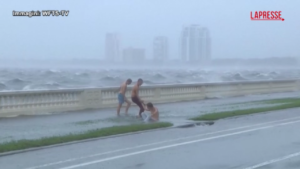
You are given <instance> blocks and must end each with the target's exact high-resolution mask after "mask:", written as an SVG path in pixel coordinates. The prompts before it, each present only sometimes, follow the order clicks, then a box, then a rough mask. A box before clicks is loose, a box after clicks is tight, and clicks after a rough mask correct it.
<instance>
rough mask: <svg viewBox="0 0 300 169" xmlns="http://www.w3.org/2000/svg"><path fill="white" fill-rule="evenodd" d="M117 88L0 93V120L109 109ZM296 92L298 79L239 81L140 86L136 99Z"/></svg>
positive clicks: (163, 100)
mask: <svg viewBox="0 0 300 169" xmlns="http://www.w3.org/2000/svg"><path fill="white" fill-rule="evenodd" d="M117 89H118V87H110V88H82V89H64V90H35V91H12V92H0V106H1V107H0V117H7V116H17V115H30V114H40V113H52V112H63V111H78V110H85V109H100V108H112V107H116V106H117V97H116V95H117ZM299 90H300V80H298V79H295V80H273V81H251V82H249V81H247V82H243V81H241V82H228V83H224V82H222V83H194V84H169V85H152V86H142V87H141V89H140V96H141V98H143V99H144V100H146V101H151V102H153V103H171V102H181V101H193V100H201V99H206V98H215V97H235V96H243V95H252V94H267V93H281V92H294V91H299ZM130 92H131V87H129V89H128V91H127V93H126V96H127V97H130Z"/></svg>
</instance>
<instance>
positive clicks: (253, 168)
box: [244, 152, 300, 169]
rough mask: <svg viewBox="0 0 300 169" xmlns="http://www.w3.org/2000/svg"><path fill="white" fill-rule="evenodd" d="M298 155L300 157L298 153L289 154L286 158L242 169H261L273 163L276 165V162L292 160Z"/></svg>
mask: <svg viewBox="0 0 300 169" xmlns="http://www.w3.org/2000/svg"><path fill="white" fill-rule="evenodd" d="M299 155H300V152H298V153H294V154H290V155H287V156H284V157H281V158H277V159H273V160H269V161H266V162H263V163H260V164H257V165H254V166H251V167H247V168H244V169H256V168H259V167H263V166H266V165H269V164H273V163H276V162H279V161H283V160H287V159H290V158H293V157H297V156H299Z"/></svg>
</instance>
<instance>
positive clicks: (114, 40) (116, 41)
mask: <svg viewBox="0 0 300 169" xmlns="http://www.w3.org/2000/svg"><path fill="white" fill-rule="evenodd" d="M105 57H106V60H109V61H118V60H119V59H120V36H119V35H118V34H117V33H107V34H106V37H105Z"/></svg>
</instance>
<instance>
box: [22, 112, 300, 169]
mask: <svg viewBox="0 0 300 169" xmlns="http://www.w3.org/2000/svg"><path fill="white" fill-rule="evenodd" d="M296 119H300V117H293V118H287V119H283V120H276V121H270V122H266V123H259V124H255V125H248V126H242V127H237V128H232V129H226V130H220V131H215V132H210V133H203V134H198V135H194V136H188V137H182V138H177V139H171V140H165V141H161V142H155V143H151V144H144V145H139V146H134V147H129V148H124V149H118V150H113V151H108V152H103V153H98V154H93V155H89V156H84V157H77V158H71V159H66V160H61V161H56V162H52V163H47V164H43V165H39V166H34V167H30V168H26V169H38V168H44V167H49V166H52V165H58V164H63V163H67V162H72V161H77V160H82V159H86V158H92V157H97V156H101V155H106V154H112V153H117V152H122V151H126V150H133V149H137V148H143V147H149V146H153V145H158V144H163V143H169V142H174V141H180V140H185V139H191V138H197V137H201V136H207V135H212V134H218V133H223V132H228V131H234V130H240V129H244V128H250V127H256V126H262V125H267V124H272V123H278V122H283V121H288V120H296Z"/></svg>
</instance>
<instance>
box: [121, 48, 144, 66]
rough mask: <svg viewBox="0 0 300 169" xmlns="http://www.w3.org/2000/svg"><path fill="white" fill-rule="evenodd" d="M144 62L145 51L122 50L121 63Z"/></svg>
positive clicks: (137, 49)
mask: <svg viewBox="0 0 300 169" xmlns="http://www.w3.org/2000/svg"><path fill="white" fill-rule="evenodd" d="M144 60H145V49H139V48H132V47H130V48H126V49H124V50H123V61H125V62H131V63H132V62H143V61H144Z"/></svg>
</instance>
